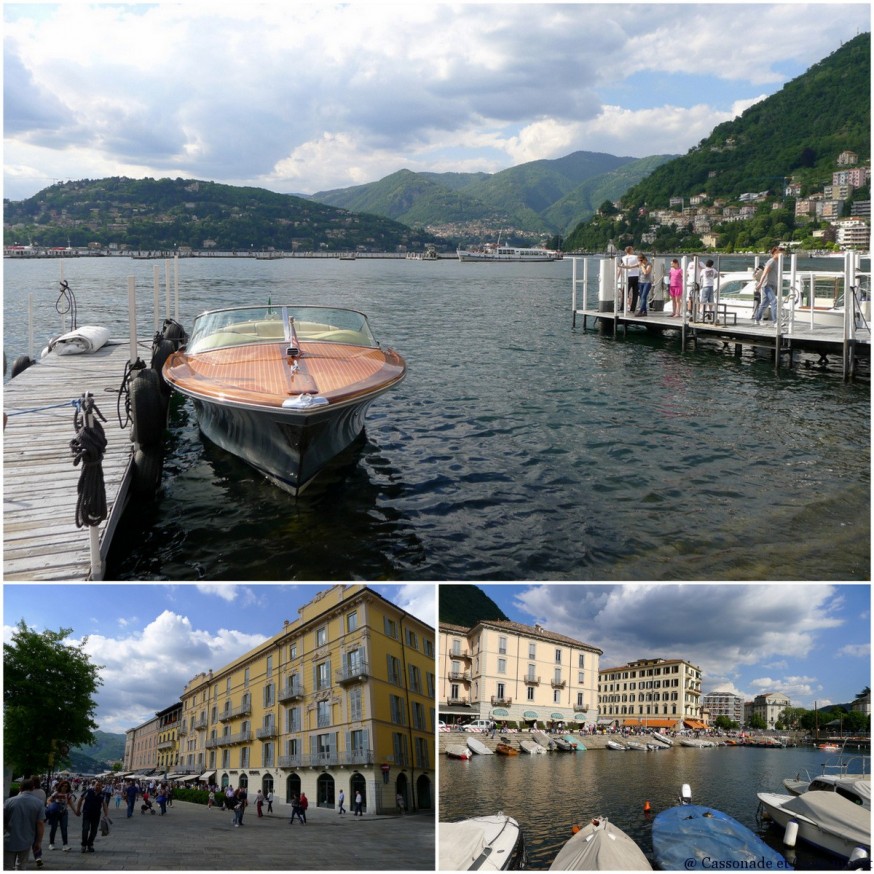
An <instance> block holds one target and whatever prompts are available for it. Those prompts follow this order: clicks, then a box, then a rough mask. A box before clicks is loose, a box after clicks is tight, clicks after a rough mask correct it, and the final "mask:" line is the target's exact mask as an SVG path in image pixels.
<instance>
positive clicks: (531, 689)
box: [528, 686, 534, 701]
mask: <svg viewBox="0 0 874 874" xmlns="http://www.w3.org/2000/svg"><path fill="white" fill-rule="evenodd" d="M528 700H529V701H533V700H534V686H529V687H528Z"/></svg>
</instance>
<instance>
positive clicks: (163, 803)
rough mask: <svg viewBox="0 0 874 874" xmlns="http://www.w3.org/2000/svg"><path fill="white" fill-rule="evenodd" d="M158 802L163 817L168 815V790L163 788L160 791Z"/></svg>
mask: <svg viewBox="0 0 874 874" xmlns="http://www.w3.org/2000/svg"><path fill="white" fill-rule="evenodd" d="M155 801H157V802H158V807H160V808H161V816H164V814H166V813H167V790H166V789H164V787H163V786H162V787H161V788H160V789H159V790H158V797H157V798H156V799H155Z"/></svg>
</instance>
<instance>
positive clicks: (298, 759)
mask: <svg viewBox="0 0 874 874" xmlns="http://www.w3.org/2000/svg"><path fill="white" fill-rule="evenodd" d="M278 762H279V767H280V768H299V767H300V766H301V765H302V764H303V756H302V755H301V754H300V753H295V754H294V755H293V756H280V757H279V759H278Z"/></svg>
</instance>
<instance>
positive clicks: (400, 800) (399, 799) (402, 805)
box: [395, 792, 407, 816]
mask: <svg viewBox="0 0 874 874" xmlns="http://www.w3.org/2000/svg"><path fill="white" fill-rule="evenodd" d="M395 804H396V805H397V807H398V810H399V811H400V812H401V816H403V815H404V814H405V813H406V812H407V811H406V802H405V801H404V796H403V795H401V793H400V792H398V794H397V795H395Z"/></svg>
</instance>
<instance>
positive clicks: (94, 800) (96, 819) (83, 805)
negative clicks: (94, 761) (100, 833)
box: [76, 780, 109, 853]
mask: <svg viewBox="0 0 874 874" xmlns="http://www.w3.org/2000/svg"><path fill="white" fill-rule="evenodd" d="M76 816H81V817H82V852H83V853H93V852H94V838H96V837H97V829H98V828H100V817H101V816H106V817H108V816H109V809H108V807H107V804H106V797H105V796H104V794H103V784H102V783H101V782H100V781H99V780H98V781H97V782H96V783H95V784H94V785H93V786H91V787H89V788H88V789H86V790H85V792H84V793H83V794H82V797H81V798H80V799H79V804H78V805H77V807H76Z"/></svg>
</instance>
